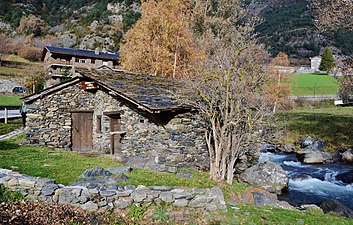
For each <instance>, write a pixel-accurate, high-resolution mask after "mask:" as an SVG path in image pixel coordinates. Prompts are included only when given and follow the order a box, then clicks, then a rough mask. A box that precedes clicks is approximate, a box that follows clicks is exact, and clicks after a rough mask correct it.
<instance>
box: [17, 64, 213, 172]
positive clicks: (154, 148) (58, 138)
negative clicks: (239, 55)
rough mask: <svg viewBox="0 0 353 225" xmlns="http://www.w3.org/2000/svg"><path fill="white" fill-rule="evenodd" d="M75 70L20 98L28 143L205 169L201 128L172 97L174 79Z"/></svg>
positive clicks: (140, 163)
mask: <svg viewBox="0 0 353 225" xmlns="http://www.w3.org/2000/svg"><path fill="white" fill-rule="evenodd" d="M79 73H80V76H77V77H74V78H72V79H70V80H68V81H66V82H63V83H60V84H56V85H54V86H52V87H49V88H47V89H44V90H43V91H42V92H39V93H36V94H32V95H29V96H27V97H25V98H24V99H23V100H24V101H25V102H26V104H27V106H28V121H27V128H26V139H27V142H28V144H32V145H41V146H50V147H55V148H65V149H69V150H75V151H80V152H87V151H95V152H100V153H110V154H114V155H117V156H119V157H121V158H123V159H125V160H126V161H127V163H130V164H132V165H134V166H136V167H149V168H153V169H157V170H160V171H175V170H176V168H178V167H183V166H192V167H197V168H207V167H208V165H209V161H208V151H207V149H206V144H205V141H204V130H203V129H204V128H203V126H202V123H201V122H200V120H198V117H197V114H195V113H193V112H191V109H190V108H188V107H187V106H185V105H182V104H180V102H178V101H177V100H176V99H174V98H173V97H172V95H171V92H170V91H171V90H172V89H173V88H177V86H178V84H176V83H175V81H173V80H167V79H166V78H160V77H151V76H140V75H132V74H125V73H123V72H113V71H108V70H100V71H88V70H87V71H79Z"/></svg>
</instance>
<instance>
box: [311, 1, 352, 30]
mask: <svg viewBox="0 0 353 225" xmlns="http://www.w3.org/2000/svg"><path fill="white" fill-rule="evenodd" d="M310 6H311V9H312V10H313V11H314V14H315V23H316V25H317V27H318V28H319V29H320V30H337V29H345V30H353V16H352V15H353V1H351V0H311V4H310Z"/></svg>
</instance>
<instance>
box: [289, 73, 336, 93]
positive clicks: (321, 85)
mask: <svg viewBox="0 0 353 225" xmlns="http://www.w3.org/2000/svg"><path fill="white" fill-rule="evenodd" d="M290 78H291V79H290V84H291V92H292V93H291V94H292V95H295V96H303V95H335V94H337V90H338V86H339V85H338V83H337V82H336V79H335V78H334V77H331V76H327V75H324V74H292V75H290Z"/></svg>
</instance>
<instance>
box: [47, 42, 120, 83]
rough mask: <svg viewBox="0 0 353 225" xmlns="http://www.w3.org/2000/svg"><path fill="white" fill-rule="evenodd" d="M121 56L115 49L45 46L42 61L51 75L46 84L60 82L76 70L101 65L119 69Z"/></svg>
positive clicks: (72, 74)
mask: <svg viewBox="0 0 353 225" xmlns="http://www.w3.org/2000/svg"><path fill="white" fill-rule="evenodd" d="M119 58H120V55H119V53H118V52H114V51H107V50H104V51H98V50H95V51H91V50H83V49H73V48H60V47H54V46H45V47H44V49H43V54H42V61H43V62H44V69H45V71H46V73H47V74H48V75H49V76H50V79H49V80H48V81H47V85H46V86H51V85H53V84H56V83H59V82H60V80H61V79H63V78H67V77H73V76H74V75H75V71H76V70H82V69H98V68H101V67H107V68H110V69H112V70H115V69H119Z"/></svg>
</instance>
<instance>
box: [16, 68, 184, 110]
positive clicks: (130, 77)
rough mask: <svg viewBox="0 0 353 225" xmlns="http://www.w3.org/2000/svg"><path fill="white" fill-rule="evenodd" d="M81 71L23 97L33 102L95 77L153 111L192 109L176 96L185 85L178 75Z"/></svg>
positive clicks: (110, 91)
mask: <svg viewBox="0 0 353 225" xmlns="http://www.w3.org/2000/svg"><path fill="white" fill-rule="evenodd" d="M78 73H79V74H80V75H81V76H78V77H74V78H72V79H70V80H68V81H66V82H63V83H60V84H56V85H54V86H51V87H49V88H46V89H44V90H42V91H41V92H38V93H34V94H31V95H28V96H25V97H23V98H22V99H23V100H24V101H25V102H26V103H27V104H29V103H31V102H34V101H36V100H37V99H40V98H43V97H44V96H47V95H51V94H53V93H54V92H57V91H59V90H61V89H63V88H66V87H68V86H71V85H75V84H78V83H79V82H81V81H94V82H95V83H96V84H97V86H98V87H99V89H100V90H102V91H104V92H106V93H107V94H109V95H111V96H113V97H120V98H123V99H125V100H126V101H128V102H130V103H132V104H134V105H135V106H136V107H137V108H139V109H142V110H144V111H147V112H149V113H159V112H165V111H184V110H189V109H190V107H189V106H187V105H185V104H181V103H180V101H178V99H177V98H176V97H175V94H174V93H175V92H176V90H178V88H180V87H181V83H179V82H178V80H175V79H173V80H172V79H168V78H162V77H155V76H145V75H136V74H128V73H125V72H123V71H111V70H93V71H89V70H79V71H78Z"/></svg>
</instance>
